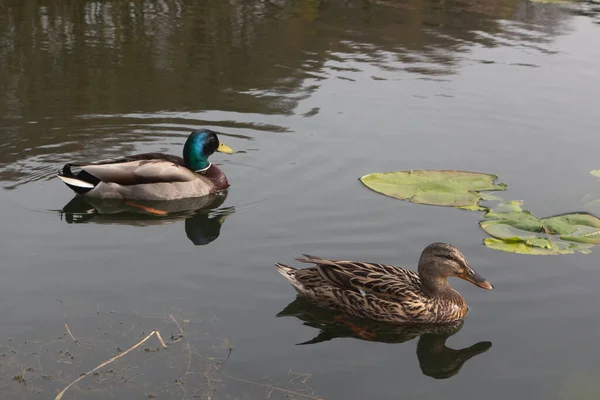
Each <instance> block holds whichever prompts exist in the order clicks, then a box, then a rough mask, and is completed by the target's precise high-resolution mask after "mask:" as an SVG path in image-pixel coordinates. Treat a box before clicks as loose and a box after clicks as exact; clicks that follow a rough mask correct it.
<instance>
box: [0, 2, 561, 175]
mask: <svg viewBox="0 0 600 400" xmlns="http://www.w3.org/2000/svg"><path fill="white" fill-rule="evenodd" d="M524 4H528V2H527V1H521V0H500V1H498V0H462V1H461V0H451V1H440V0H407V1H405V2H398V1H391V0H372V1H366V0H345V1H342V0H320V1H319V0H296V1H292V0H270V1H256V0H254V1H250V0H239V1H235V2H223V1H220V0H209V1H204V2H197V1H192V0H171V1H159V0H141V1H128V2H119V1H91V0H85V1H76V0H55V1H47V0H46V1H42V2H19V3H18V5H12V6H8V5H4V3H0V110H2V111H1V113H2V117H3V119H4V120H5V122H6V123H3V126H2V127H0V129H1V130H2V131H1V132H2V136H3V139H4V141H3V142H4V146H1V147H0V160H2V161H1V163H0V174H1V175H0V179H3V180H11V181H17V180H18V179H21V178H22V175H23V173H21V176H19V174H18V173H19V172H22V170H23V168H19V167H15V168H13V170H10V171H7V170H3V169H4V166H8V165H10V164H12V163H14V162H16V161H18V160H21V159H22V157H23V154H24V153H25V151H27V153H26V154H27V157H28V161H27V163H28V164H31V163H33V166H31V165H28V170H27V171H26V173H27V174H30V173H31V170H32V169H36V168H38V166H37V165H36V163H39V168H40V169H41V170H43V169H44V168H46V167H47V165H48V164H49V163H56V162H57V161H56V160H55V158H56V157H51V156H50V157H47V156H48V154H50V153H60V154H65V153H78V152H81V151H88V152H94V153H95V155H96V156H97V153H98V151H97V150H96V151H94V149H102V154H103V155H104V156H109V155H110V153H111V152H113V153H114V152H125V151H129V149H128V148H127V145H128V144H130V143H132V142H136V143H137V142H139V141H142V140H151V138H152V136H153V135H157V134H160V133H164V130H165V129H170V130H171V131H175V132H181V131H182V130H185V131H186V132H189V129H190V125H193V126H198V125H202V124H206V122H207V121H199V120H198V119H197V116H196V117H190V118H189V120H187V121H184V120H181V119H180V120H174V121H173V120H168V118H167V119H161V118H160V115H159V114H156V119H153V120H152V121H148V120H143V122H145V123H140V122H133V121H132V120H131V119H126V118H115V119H111V120H109V119H107V118H104V119H101V122H100V123H99V122H98V120H97V119H94V118H81V116H84V115H87V116H90V115H92V116H93V115H98V114H101V115H122V114H125V113H130V112H138V113H140V112H141V113H145V114H147V115H148V114H153V113H157V112H159V111H173V110H176V111H179V112H185V111H189V110H193V111H198V110H219V111H231V112H235V113H236V115H243V114H256V115H269V114H274V115H292V114H294V113H295V109H296V107H297V105H298V103H299V102H300V101H301V100H303V99H305V98H307V97H310V96H311V94H312V93H313V92H314V91H315V90H317V89H318V88H319V85H320V82H321V81H322V80H324V79H329V78H334V79H337V78H344V79H350V80H351V78H347V77H346V76H344V74H345V73H346V72H352V71H360V68H362V65H364V64H365V63H368V64H372V65H376V66H379V67H380V68H382V69H386V70H390V69H391V70H397V71H399V72H400V73H409V74H414V75H417V76H421V77H436V76H443V75H448V74H453V73H455V72H456V70H457V69H458V68H460V62H461V61H462V60H463V59H464V57H466V54H468V53H469V49H470V47H472V45H473V44H474V43H475V44H478V45H483V46H499V45H505V44H506V40H504V39H502V40H498V38H501V36H502V35H505V36H506V35H513V39H514V40H516V41H517V40H518V41H519V42H527V43H535V44H538V45H539V44H543V43H544V42H545V41H547V40H549V39H550V38H552V37H553V35H555V34H556V33H558V32H560V29H561V28H560V26H561V25H560V24H557V19H558V17H557V18H552V19H550V20H548V21H547V22H548V23H546V24H545V25H544V24H543V22H544V20H541V21H540V20H535V18H533V17H532V16H531V13H534V12H535V10H536V9H539V7H538V8H536V7H537V6H542V5H536V7H534V6H525V5H524ZM524 7H526V8H527V10H529V11H528V14H527V17H526V18H522V22H523V23H521V24H520V25H519V26H518V27H513V26H511V25H510V24H507V23H505V22H503V21H504V20H505V19H508V18H511V16H513V15H515V13H518V10H522V9H523V8H524ZM544 9H546V8H544ZM564 15H568V14H564ZM564 15H561V16H560V17H561V18H564ZM528 20H535V24H530V23H528V22H527V21H528ZM540 23H541V25H540ZM540 26H544V27H545V26H548V27H549V28H548V29H547V32H546V31H543V30H540V29H541V28H540ZM544 29H546V28H544ZM528 30H529V31H532V32H536V34H533V35H528V34H522V32H523V31H528ZM514 32H519V33H518V34H516V33H514ZM515 35H516V36H515ZM538 47H540V46H538ZM540 48H541V47H540ZM542 50H543V49H542ZM316 112H318V110H313V111H312V113H311V112H309V113H308V114H307V115H308V116H310V115H314V113H316ZM65 121H67V123H65ZM137 121H140V119H137ZM29 122H36V123H35V124H30V123H29ZM165 124H166V125H165ZM208 124H210V125H217V126H223V127H224V129H223V130H224V131H226V128H227V127H228V126H232V125H235V123H234V121H232V120H228V117H225V119H224V120H219V121H208ZM183 125H186V126H185V127H184V126H183ZM244 127H247V128H250V129H254V128H256V126H255V125H252V124H249V125H246V126H244ZM136 128H137V129H136ZM161 129H162V131H161ZM264 129H270V130H285V128H283V127H277V126H275V127H273V126H271V127H264ZM107 152H108V153H109V154H107ZM38 156H39V157H42V159H39V160H38V159H35V157H38ZM40 174H41V175H42V176H46V175H44V174H47V171H45V172H41V173H40Z"/></svg>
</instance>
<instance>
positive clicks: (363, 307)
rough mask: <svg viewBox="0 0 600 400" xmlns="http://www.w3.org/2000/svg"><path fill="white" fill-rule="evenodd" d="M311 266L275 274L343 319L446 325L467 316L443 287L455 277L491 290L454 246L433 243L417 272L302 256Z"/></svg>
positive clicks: (453, 294) (460, 300) (454, 294)
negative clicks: (281, 276)
mask: <svg viewBox="0 0 600 400" xmlns="http://www.w3.org/2000/svg"><path fill="white" fill-rule="evenodd" d="M304 256H305V257H306V258H298V259H297V260H298V261H300V262H305V263H312V264H316V267H311V268H305V269H295V268H292V267H289V266H287V265H284V264H280V263H276V264H275V265H276V266H277V270H278V272H279V273H280V274H281V275H283V277H284V278H286V279H287V280H288V281H289V282H290V283H291V284H292V286H294V288H295V289H296V290H297V291H298V293H300V294H301V295H304V296H306V297H307V298H308V299H310V300H311V301H313V302H315V303H317V304H318V305H321V306H325V307H328V308H333V309H336V310H339V311H342V312H344V313H346V314H348V315H353V316H356V317H360V318H365V319H371V320H375V321H382V322H391V323H399V324H402V323H434V324H435V323H448V322H453V321H457V320H460V319H462V318H464V317H465V316H466V315H467V312H468V311H469V309H468V307H467V304H466V303H465V299H463V297H462V296H461V295H460V294H459V293H458V292H457V291H455V290H454V289H452V288H451V287H450V285H449V284H448V277H452V276H456V277H459V278H462V279H464V280H466V281H469V282H471V283H473V284H475V285H477V286H479V287H481V288H483V289H488V290H492V289H493V288H494V287H493V286H492V285H491V284H490V283H489V282H488V281H487V280H485V279H484V278H483V277H481V276H480V275H478V274H477V273H476V272H475V271H473V270H472V269H471V267H470V266H469V264H468V263H467V261H466V260H465V257H464V256H463V255H462V253H461V252H460V251H459V250H458V249H457V248H456V247H454V246H452V245H449V244H445V243H433V244H430V245H429V246H427V247H426V248H425V249H424V250H423V253H422V254H421V259H420V260H419V273H418V274H417V273H415V272H413V271H411V270H408V269H404V268H399V267H395V266H393V265H385V264H373V263H366V262H357V261H333V260H325V259H322V258H319V257H314V256H309V255H306V254H305V255H304Z"/></svg>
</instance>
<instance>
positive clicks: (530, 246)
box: [479, 201, 600, 254]
mask: <svg viewBox="0 0 600 400" xmlns="http://www.w3.org/2000/svg"><path fill="white" fill-rule="evenodd" d="M485 217H487V218H490V219H488V220H485V221H481V222H479V226H481V228H482V229H483V230H484V231H486V232H487V233H489V234H490V235H492V236H494V239H492V238H487V239H486V240H484V243H485V245H486V246H488V247H490V248H493V249H496V250H502V251H508V252H512V253H520V254H569V253H573V252H574V251H575V250H576V251H579V252H582V253H588V252H589V251H590V250H589V249H590V248H591V247H592V246H593V245H597V244H600V219H598V218H596V217H595V216H593V215H591V214H587V213H573V214H563V215H556V216H554V217H549V218H543V219H539V218H537V217H536V216H535V215H533V214H531V213H530V212H529V211H527V210H523V208H522V202H518V201H510V202H504V203H501V204H499V205H498V206H497V207H496V208H495V209H494V210H492V211H489V212H487V213H486V214H485Z"/></svg>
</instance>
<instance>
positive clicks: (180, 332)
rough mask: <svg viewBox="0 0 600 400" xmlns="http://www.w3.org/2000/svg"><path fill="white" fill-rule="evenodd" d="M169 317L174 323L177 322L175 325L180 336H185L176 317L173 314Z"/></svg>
mask: <svg viewBox="0 0 600 400" xmlns="http://www.w3.org/2000/svg"><path fill="white" fill-rule="evenodd" d="M169 317H171V319H172V320H173V322H175V325H177V329H179V334H180V335H183V329H181V326H179V322H177V320H176V319H175V317H174V316H173V315H172V314H169Z"/></svg>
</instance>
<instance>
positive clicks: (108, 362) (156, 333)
mask: <svg viewBox="0 0 600 400" xmlns="http://www.w3.org/2000/svg"><path fill="white" fill-rule="evenodd" d="M153 335H156V337H157V338H158V339H159V340H160V343H161V344H162V346H163V348H165V347H167V346H166V345H165V342H164V341H163V340H162V338H161V337H160V333H158V331H156V330H154V331H152V332H150V334H149V335H148V336H146V337H145V338H144V339H142V340H141V341H140V342H139V343H137V344H136V345H134V346H132V347H130V348H129V349H127V350H125V351H124V352H122V353H121V354H118V355H116V356H114V357H113V358H111V359H110V360H106V361H104V362H103V363H102V364H100V365H98V366H97V367H96V368H94V369H93V370H91V371H90V372H87V373H86V374H84V375H81V376H80V377H79V378H77V379H75V380H74V381H73V382H71V383H69V385H68V386H67V387H66V388H64V389H63V390H62V391H61V392H60V393H59V394H57V395H56V397H55V398H54V400H60V399H62V397H63V395H64V394H65V392H66V391H67V390H68V389H69V388H70V387H71V386H73V385H75V384H76V383H77V382H79V381H80V380H82V379H83V378H85V377H86V376H88V375H89V374H91V373H94V372H96V371H97V370H99V369H100V368H102V367H104V366H106V365H108V364H110V363H111V362H113V361H115V360H116V359H118V358H121V357H123V356H124V355H125V354H127V353H129V352H130V351H132V350H135V349H137V348H138V347H140V346H141V345H142V344H143V343H144V342H146V341H147V340H148V339H150V338H151V337H152V336H153Z"/></svg>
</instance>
